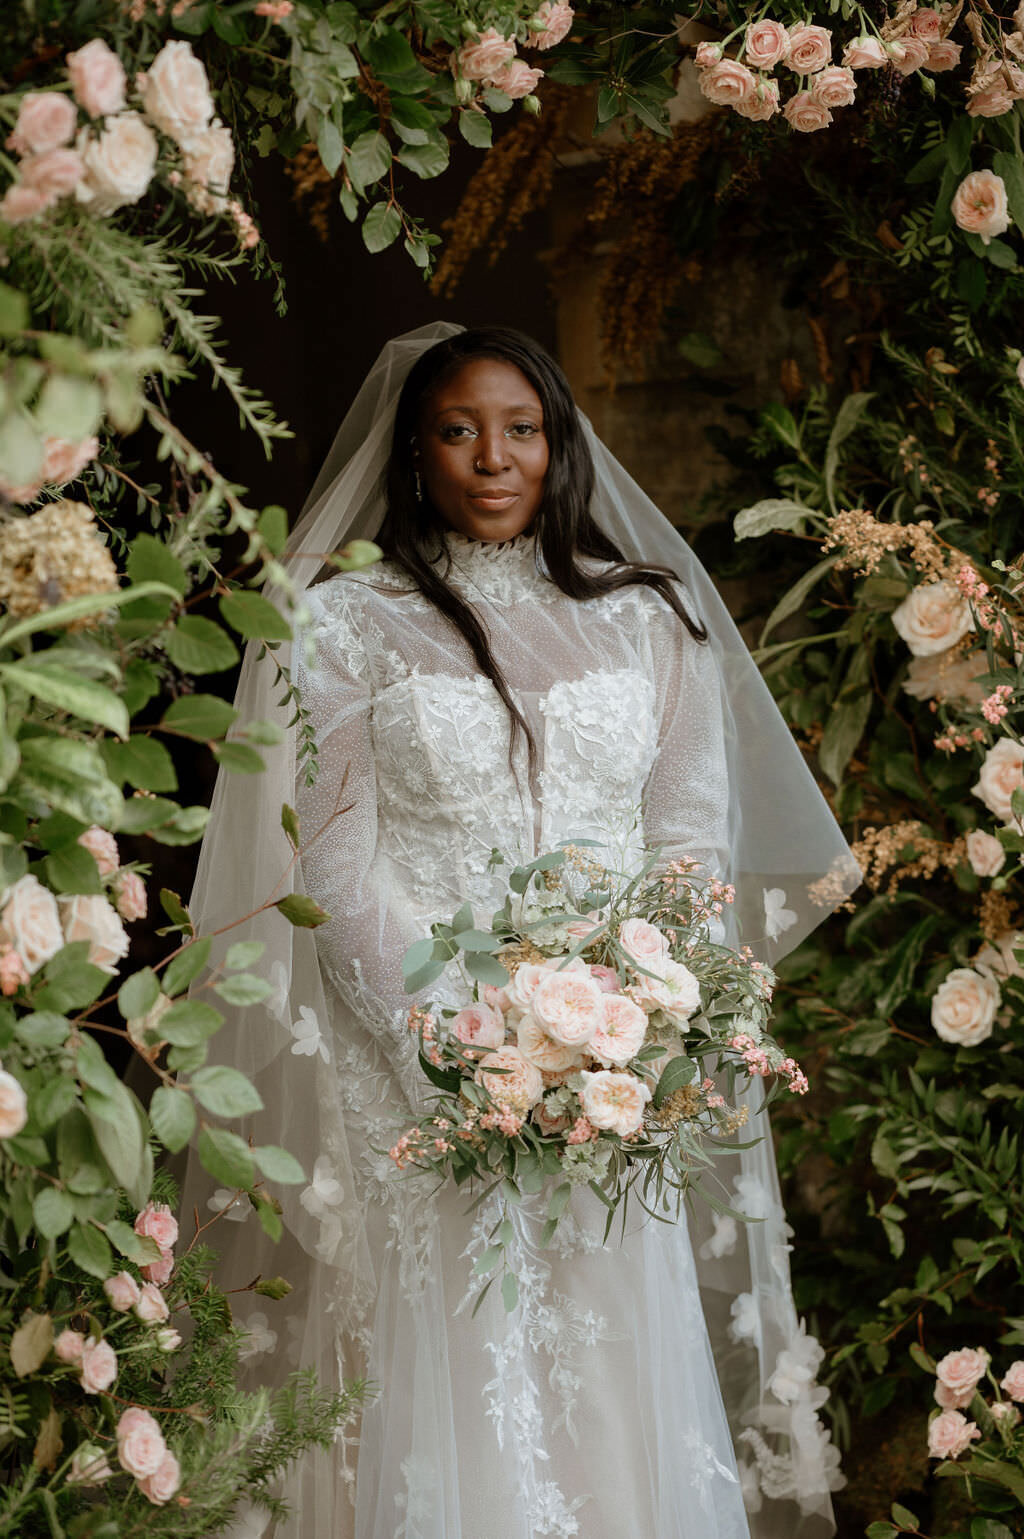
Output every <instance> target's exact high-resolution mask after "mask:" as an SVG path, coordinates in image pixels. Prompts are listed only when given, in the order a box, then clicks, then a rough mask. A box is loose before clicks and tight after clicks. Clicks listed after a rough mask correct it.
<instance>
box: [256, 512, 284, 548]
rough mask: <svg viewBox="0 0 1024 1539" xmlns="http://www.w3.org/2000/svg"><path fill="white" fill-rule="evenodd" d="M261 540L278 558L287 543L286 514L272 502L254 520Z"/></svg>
mask: <svg viewBox="0 0 1024 1539" xmlns="http://www.w3.org/2000/svg"><path fill="white" fill-rule="evenodd" d="M256 528H257V530H258V531H259V534H260V536H261V538H262V539H263V540H264V541H265V542H266V544H267V545H268V546H269V547H270V550H271V552H272V553H273V554H274V555H275V556H279V555H280V554H281V552H282V551H283V550H284V548H285V546H286V545H287V543H288V514H287V513H286V511H285V509H284V508H282V507H281V506H280V505H279V504H278V503H276V502H272V503H269V504H268V505H267V507H265V508H264V509H263V512H262V513H261V514H260V516H259V518H258V519H257V520H256Z"/></svg>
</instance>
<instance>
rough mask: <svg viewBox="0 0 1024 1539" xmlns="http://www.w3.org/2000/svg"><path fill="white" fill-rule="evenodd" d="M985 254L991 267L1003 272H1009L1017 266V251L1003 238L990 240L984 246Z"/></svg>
mask: <svg viewBox="0 0 1024 1539" xmlns="http://www.w3.org/2000/svg"><path fill="white" fill-rule="evenodd" d="M985 256H986V257H987V259H988V260H989V261H990V262H991V263H992V266H993V267H998V268H1000V269H1001V270H1002V271H1003V272H1011V271H1012V270H1013V269H1014V268H1015V267H1016V266H1017V253H1016V251H1014V249H1013V247H1012V246H1009V245H1007V243H1006V241H1004V240H990V241H989V243H988V245H987V246H986V247H985Z"/></svg>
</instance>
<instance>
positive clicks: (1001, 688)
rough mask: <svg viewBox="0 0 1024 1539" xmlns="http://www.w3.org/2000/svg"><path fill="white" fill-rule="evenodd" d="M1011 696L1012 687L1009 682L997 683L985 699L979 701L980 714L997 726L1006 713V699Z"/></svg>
mask: <svg viewBox="0 0 1024 1539" xmlns="http://www.w3.org/2000/svg"><path fill="white" fill-rule="evenodd" d="M1012 696H1013V688H1012V686H1011V685H1009V684H998V685H997V686H996V688H995V690H994V691H993V692H992V694H991V695H989V696H988V698H987V699H985V700H983V701H982V702H981V714H982V716H984V718H985V720H986V721H987V722H990V723H991V724H992V726H993V727H997V726H998V725H999V723H1000V722H1001V721H1002V719H1003V717H1004V716H1005V715H1006V713H1007V710H1008V709H1009V707H1008V706H1007V701H1008V700H1010V699H1011V698H1012Z"/></svg>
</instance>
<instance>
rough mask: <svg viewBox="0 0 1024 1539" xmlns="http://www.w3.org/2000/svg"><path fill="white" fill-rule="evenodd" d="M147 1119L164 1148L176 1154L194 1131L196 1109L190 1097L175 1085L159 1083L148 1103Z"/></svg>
mask: <svg viewBox="0 0 1024 1539" xmlns="http://www.w3.org/2000/svg"><path fill="white" fill-rule="evenodd" d="M149 1120H150V1122H152V1124H153V1132H154V1133H155V1134H156V1136H157V1138H159V1140H160V1142H161V1143H162V1144H163V1146H164V1148H165V1149H169V1150H170V1152H171V1153H172V1154H177V1152H178V1150H179V1149H184V1147H185V1145H186V1144H187V1143H188V1141H189V1139H190V1138H191V1137H192V1134H193V1132H194V1131H195V1125H196V1109H195V1105H194V1103H193V1101H192V1097H191V1096H190V1095H188V1094H187V1093H186V1091H184V1090H179V1089H177V1087H176V1086H170V1085H160V1086H159V1087H158V1088H157V1089H156V1090H154V1092H153V1099H152V1100H151V1101H150V1103H149Z"/></svg>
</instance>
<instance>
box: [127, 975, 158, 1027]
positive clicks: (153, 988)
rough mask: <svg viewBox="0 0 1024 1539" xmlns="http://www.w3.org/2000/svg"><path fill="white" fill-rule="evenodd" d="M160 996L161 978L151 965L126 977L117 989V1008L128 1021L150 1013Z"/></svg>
mask: <svg viewBox="0 0 1024 1539" xmlns="http://www.w3.org/2000/svg"><path fill="white" fill-rule="evenodd" d="M159 998H160V980H159V978H158V977H157V975H156V973H155V972H154V971H153V969H152V968H151V967H143V968H142V969H141V970H140V971H139V972H137V973H132V975H131V977H130V978H126V979H125V981H124V982H123V983H122V985H121V987H120V988H119V989H118V991H117V1008H118V1009H119V1010H120V1012H121V1014H122V1016H123V1017H124V1019H125V1020H126V1021H131V1020H136V1019H138V1017H139V1016H140V1015H148V1014H149V1012H150V1010H152V1008H153V1006H154V1005H155V1004H156V1002H157V1000H158V999H159Z"/></svg>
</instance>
